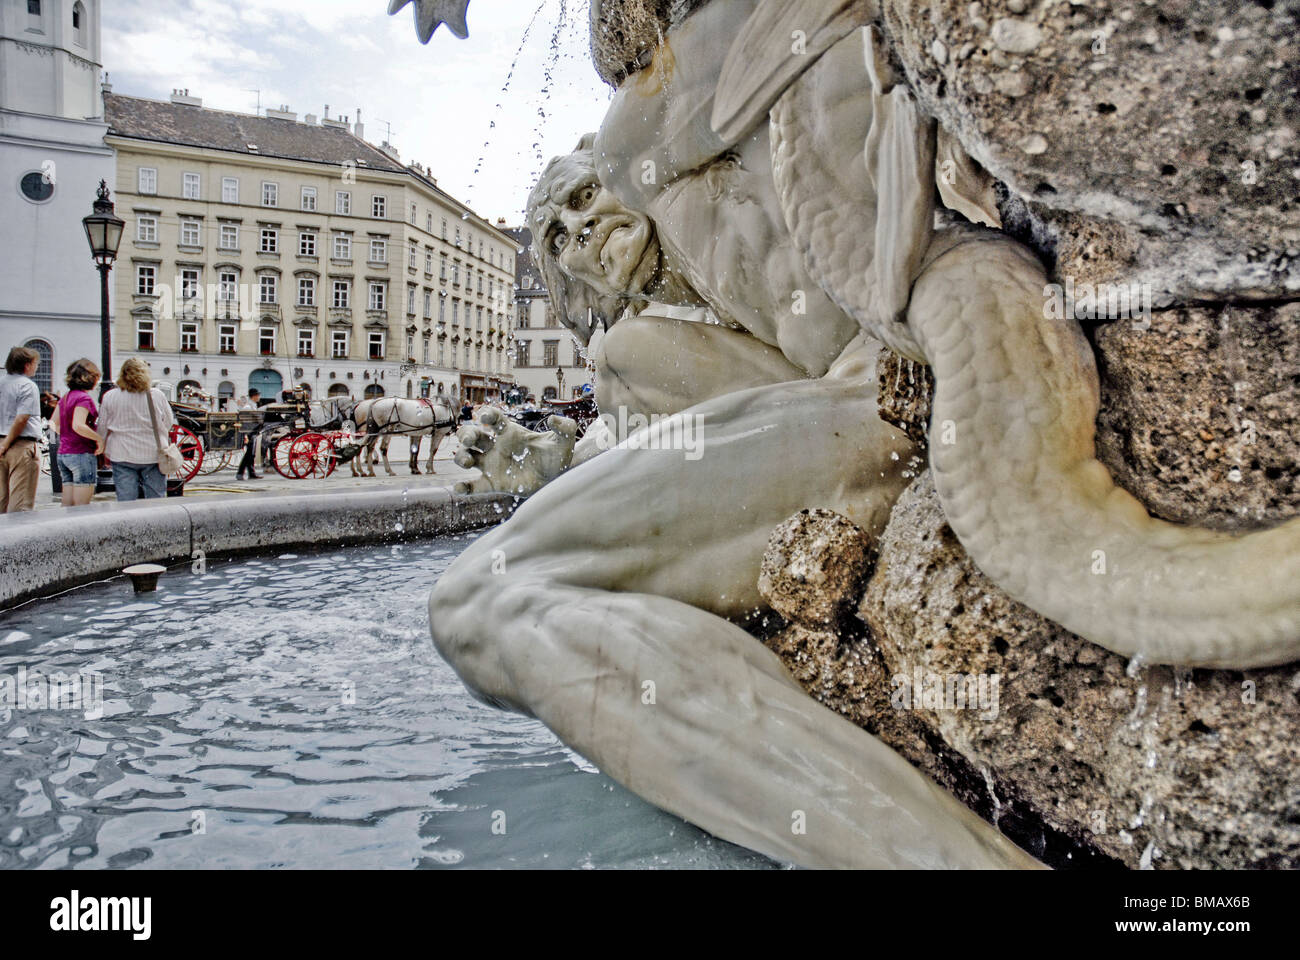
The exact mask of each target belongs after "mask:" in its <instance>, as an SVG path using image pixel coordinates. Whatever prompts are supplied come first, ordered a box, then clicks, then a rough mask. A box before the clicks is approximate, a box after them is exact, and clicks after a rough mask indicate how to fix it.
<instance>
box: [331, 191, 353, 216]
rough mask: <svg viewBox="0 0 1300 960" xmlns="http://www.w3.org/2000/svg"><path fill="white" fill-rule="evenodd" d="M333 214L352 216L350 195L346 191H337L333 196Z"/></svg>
mask: <svg viewBox="0 0 1300 960" xmlns="http://www.w3.org/2000/svg"><path fill="white" fill-rule="evenodd" d="M334 212H335V213H341V214H343V215H344V216H350V215H351V214H352V194H350V193H348V192H347V191H346V190H339V191H337V192H336V193H335V194H334Z"/></svg>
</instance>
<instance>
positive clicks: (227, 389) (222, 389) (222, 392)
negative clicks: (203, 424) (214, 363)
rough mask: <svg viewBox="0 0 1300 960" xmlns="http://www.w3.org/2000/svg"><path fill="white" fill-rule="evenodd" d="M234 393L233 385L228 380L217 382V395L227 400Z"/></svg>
mask: <svg viewBox="0 0 1300 960" xmlns="http://www.w3.org/2000/svg"><path fill="white" fill-rule="evenodd" d="M234 395H235V385H234V384H233V383H231V382H230V381H229V380H222V381H221V382H220V383H219V384H217V396H218V397H220V398H222V399H226V400H229V399H230V398H231V397H233V396H234Z"/></svg>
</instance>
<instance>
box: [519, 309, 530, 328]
mask: <svg viewBox="0 0 1300 960" xmlns="http://www.w3.org/2000/svg"><path fill="white" fill-rule="evenodd" d="M519 329H520V330H527V329H528V304H526V303H521V304H519Z"/></svg>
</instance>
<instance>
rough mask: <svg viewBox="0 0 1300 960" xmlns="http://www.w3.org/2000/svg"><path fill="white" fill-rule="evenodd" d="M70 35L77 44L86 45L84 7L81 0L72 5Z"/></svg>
mask: <svg viewBox="0 0 1300 960" xmlns="http://www.w3.org/2000/svg"><path fill="white" fill-rule="evenodd" d="M72 36H73V39H75V40H76V41H77V45H78V46H81V47H84V46H85V45H86V8H85V6H83V5H82V3H81V0H77V2H76V3H74V4H73V5H72Z"/></svg>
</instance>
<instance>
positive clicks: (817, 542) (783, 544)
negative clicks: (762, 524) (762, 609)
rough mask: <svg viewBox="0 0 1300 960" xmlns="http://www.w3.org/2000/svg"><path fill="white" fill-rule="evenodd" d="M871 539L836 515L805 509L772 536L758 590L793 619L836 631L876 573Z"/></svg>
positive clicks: (787, 617)
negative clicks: (848, 608) (843, 616)
mask: <svg viewBox="0 0 1300 960" xmlns="http://www.w3.org/2000/svg"><path fill="white" fill-rule="evenodd" d="M872 559H873V551H872V548H871V538H870V537H868V536H867V535H866V534H865V533H863V532H862V530H861V528H859V527H858V526H857V525H856V524H855V523H853V522H852V521H851V520H848V519H846V518H845V517H842V516H840V515H839V514H838V513H835V512H834V511H833V510H824V509H821V508H818V509H810V510H801V511H800V512H799V513H796V514H795V515H794V516H793V517H791V518H790V519H789V520H787V521H785V523H783V524H781V525H780V526H778V527H777V528H776V529H775V530H773V531H772V536H771V537H770V538H769V539H768V542H767V552H766V553H765V554H764V556H763V566H762V569H761V570H760V571H759V575H758V589H759V592H760V593H762V594H763V598H764V599H765V600H767V602H768V603H769V604H771V606H772V609H773V610H775V611H776V612H777V613H779V614H781V616H783V617H785V618H786V619H787V620H792V621H797V622H800V623H805V624H809V625H813V626H818V627H826V628H831V629H834V628H835V627H837V626H838V625H839V621H840V616H841V614H842V613H843V612H844V609H843V608H845V607H847V606H852V604H853V600H854V597H855V596H856V594H857V592H858V588H859V587H860V586H861V585H862V582H863V581H864V580H865V579H866V577H867V574H868V573H869V572H870V570H871V563H872Z"/></svg>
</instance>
